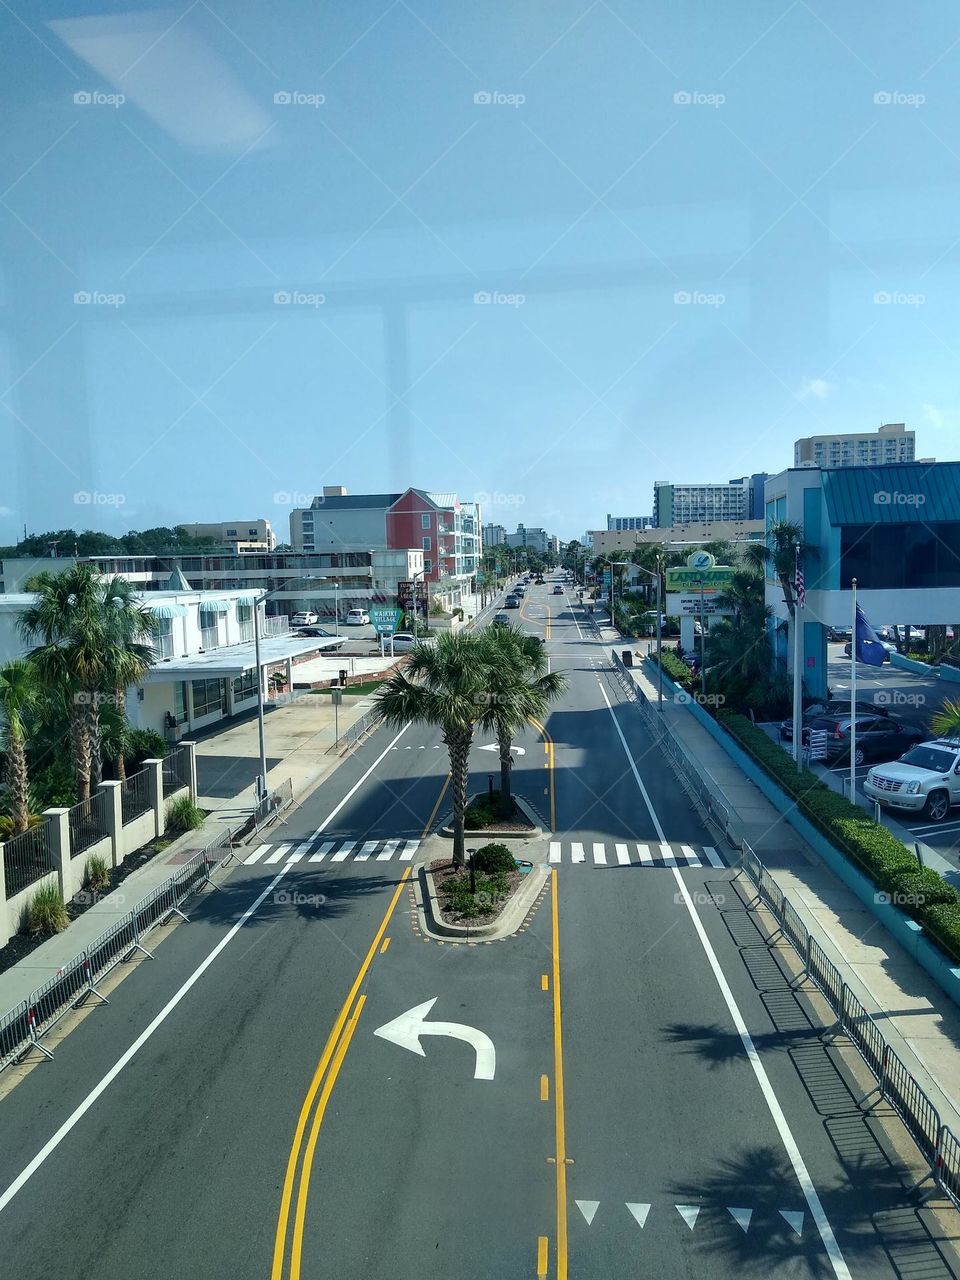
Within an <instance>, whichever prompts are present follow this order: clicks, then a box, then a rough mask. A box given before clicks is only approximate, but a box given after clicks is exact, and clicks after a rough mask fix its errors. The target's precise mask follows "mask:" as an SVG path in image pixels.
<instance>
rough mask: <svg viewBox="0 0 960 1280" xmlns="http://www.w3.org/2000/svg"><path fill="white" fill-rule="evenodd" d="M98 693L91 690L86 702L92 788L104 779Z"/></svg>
mask: <svg viewBox="0 0 960 1280" xmlns="http://www.w3.org/2000/svg"><path fill="white" fill-rule="evenodd" d="M97 696H98V695H97V694H96V693H93V692H91V693H90V694H89V695H88V697H89V701H88V702H86V703H84V711H85V712H86V720H87V741H88V742H89V743H90V789H91V791H94V790H96V789H97V788H98V787H99V786H100V783H101V782H102V781H103V756H102V754H101V750H100V711H99V708H98V706H97Z"/></svg>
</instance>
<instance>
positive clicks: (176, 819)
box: [166, 796, 205, 834]
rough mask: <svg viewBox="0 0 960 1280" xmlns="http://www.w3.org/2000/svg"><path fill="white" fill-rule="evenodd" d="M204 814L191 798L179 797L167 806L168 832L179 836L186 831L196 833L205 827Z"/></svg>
mask: <svg viewBox="0 0 960 1280" xmlns="http://www.w3.org/2000/svg"><path fill="white" fill-rule="evenodd" d="M204 816H205V815H204V812H203V810H202V809H199V808H197V806H196V805H195V804H194V803H193V801H192V800H191V799H190V797H189V796H178V797H177V799H176V800H171V802H170V803H169V804H168V805H167V826H166V829H167V831H174V832H177V833H178V834H179V833H181V832H184V831H196V830H197V828H198V827H202V826H203V821H204Z"/></svg>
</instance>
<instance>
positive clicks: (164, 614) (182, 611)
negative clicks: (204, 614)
mask: <svg viewBox="0 0 960 1280" xmlns="http://www.w3.org/2000/svg"><path fill="white" fill-rule="evenodd" d="M147 607H148V608H149V610H150V612H151V613H152V614H153V616H154V617H155V618H185V617H186V616H187V606H186V605H185V604H149V603H148V605H147Z"/></svg>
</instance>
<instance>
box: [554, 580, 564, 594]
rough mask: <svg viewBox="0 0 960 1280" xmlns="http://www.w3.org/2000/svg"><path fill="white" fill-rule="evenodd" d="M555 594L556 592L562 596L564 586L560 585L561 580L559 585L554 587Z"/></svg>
mask: <svg viewBox="0 0 960 1280" xmlns="http://www.w3.org/2000/svg"><path fill="white" fill-rule="evenodd" d="M553 594H554V595H555V596H562V595H563V587H562V586H561V585H560V583H559V582H558V583H557V585H556V586H555V587H554V588H553Z"/></svg>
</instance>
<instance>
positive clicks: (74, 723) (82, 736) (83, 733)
mask: <svg viewBox="0 0 960 1280" xmlns="http://www.w3.org/2000/svg"><path fill="white" fill-rule="evenodd" d="M70 754H71V755H72V756H73V773H74V777H75V778H76V782H77V793H78V797H79V799H80V800H89V799H90V739H89V737H88V735H87V724H86V719H85V717H84V713H83V707H82V706H80V705H79V704H78V703H77V702H71V703H70Z"/></svg>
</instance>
